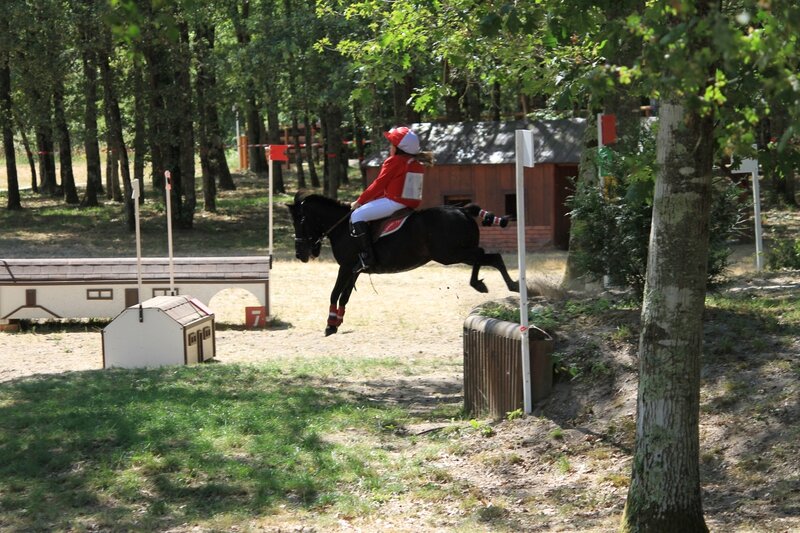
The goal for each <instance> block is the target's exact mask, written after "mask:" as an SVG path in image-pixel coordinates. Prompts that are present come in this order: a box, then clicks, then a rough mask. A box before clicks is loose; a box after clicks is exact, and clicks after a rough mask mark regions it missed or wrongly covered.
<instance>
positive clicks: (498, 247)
mask: <svg viewBox="0 0 800 533" xmlns="http://www.w3.org/2000/svg"><path fill="white" fill-rule="evenodd" d="M411 128H412V129H413V130H414V131H415V132H416V133H417V134H418V135H419V137H420V141H421V145H422V149H423V150H424V151H432V152H433V153H434V154H435V165H434V166H433V167H430V168H429V169H428V170H427V171H426V173H425V181H424V185H423V203H422V207H432V206H436V205H442V204H459V205H460V204H466V203H469V202H474V203H477V204H479V205H480V206H481V207H482V208H484V209H486V210H489V211H492V212H494V213H495V214H497V215H512V220H513V218H514V217H515V216H516V202H517V200H516V198H517V196H516V177H515V176H516V152H515V132H516V130H518V129H530V130H533V132H534V133H533V134H534V152H535V159H536V164H535V166H534V167H533V168H526V169H525V225H526V228H525V236H526V237H525V242H526V248H527V249H529V250H530V249H535V248H541V247H548V246H553V247H558V248H563V249H566V248H567V245H568V243H569V228H570V221H569V215H568V214H567V212H568V209H567V207H566V206H565V201H566V199H567V197H568V196H569V195H571V194H572V187H573V182H572V178H574V177H575V176H577V175H578V163H579V161H580V155H581V146H582V139H583V133H584V130H585V128H586V121H585V120H584V119H559V120H544V121H521V120H520V121H508V122H459V123H453V124H434V123H421V124H413V125H411ZM387 155H388V152H387V148H386V147H384V150H383V151H382V152H381V153H379V154H374V155H373V156H372V157H370V158H368V159H367V160H366V161H365V165H366V168H367V182H368V183H371V182H372V181H373V180H374V179H375V178H376V177H377V176H378V171H379V170H380V165H381V163H382V162H383V160H384V159H385V158H386V156H387ZM481 245H482V246H483V247H484V248H485V249H486V250H487V251H514V250H516V246H517V232H516V226H515V222H512V223H511V224H509V226H508V227H506V228H500V227H481Z"/></svg>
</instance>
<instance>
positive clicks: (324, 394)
mask: <svg viewBox="0 0 800 533" xmlns="http://www.w3.org/2000/svg"><path fill="white" fill-rule="evenodd" d="M380 416H384V415H383V413H382V408H381V407H380V406H376V405H364V404H359V403H357V402H353V401H352V400H351V399H349V398H348V396H347V395H346V394H345V393H339V392H336V391H332V390H331V389H325V388H318V387H315V386H313V385H311V384H309V383H304V382H303V381H302V380H299V379H295V378H294V377H292V376H287V375H285V374H284V372H283V371H282V370H279V369H277V368H251V367H238V366H231V365H210V366H207V365H203V366H196V367H178V368H174V367H172V368H164V369H157V370H133V371H131V370H109V371H90V372H82V373H72V374H69V375H65V376H47V377H42V378H34V379H27V380H18V381H15V382H9V383H5V384H2V385H0V456H1V457H2V461H0V529H2V530H3V531H37V530H40V531H43V530H73V529H92V528H99V529H102V530H110V529H113V530H156V529H158V530H162V529H168V528H169V527H174V526H176V525H180V524H183V523H186V522H192V521H197V520H203V519H208V518H210V517H213V516H215V515H219V514H230V515H236V516H241V517H245V518H246V517H248V516H251V517H252V516H258V515H263V514H266V513H269V512H270V510H271V509H273V508H274V507H275V506H276V505H278V504H281V503H288V504H289V505H296V506H307V507H312V508H317V507H325V506H328V505H334V504H336V503H337V502H339V501H340V500H341V499H342V498H343V495H346V494H347V493H348V492H349V491H346V490H343V489H342V485H343V484H347V483H348V482H352V481H353V480H355V479H361V478H365V477H370V476H375V475H376V474H374V472H372V471H371V469H370V467H369V465H368V464H367V461H368V459H367V458H365V457H359V456H358V455H356V453H355V452H351V451H349V450H346V449H342V448H340V447H339V446H337V445H333V444H330V443H327V442H325V441H324V440H323V439H322V438H321V435H322V434H324V433H325V432H327V431H328V430H331V429H334V430H335V428H336V427H338V426H337V424H345V425H354V426H359V425H362V424H363V425H367V426H368V425H369V423H370V421H371V420H372V419H374V418H376V417H380Z"/></svg>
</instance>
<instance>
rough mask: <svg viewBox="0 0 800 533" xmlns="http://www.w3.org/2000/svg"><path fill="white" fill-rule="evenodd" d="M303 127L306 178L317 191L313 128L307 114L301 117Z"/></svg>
mask: <svg viewBox="0 0 800 533" xmlns="http://www.w3.org/2000/svg"><path fill="white" fill-rule="evenodd" d="M303 127H304V128H305V130H306V161H308V177H309V179H311V186H312V187H314V188H317V189H319V185H320V184H319V176H318V175H317V167H316V165H314V128H313V125H312V124H311V119H310V118H309V116H308V112H306V113H305V114H304V115H303Z"/></svg>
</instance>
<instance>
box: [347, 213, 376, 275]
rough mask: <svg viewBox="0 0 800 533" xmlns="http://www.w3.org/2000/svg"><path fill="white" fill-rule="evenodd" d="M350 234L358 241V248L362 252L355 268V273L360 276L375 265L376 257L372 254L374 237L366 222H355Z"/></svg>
mask: <svg viewBox="0 0 800 533" xmlns="http://www.w3.org/2000/svg"><path fill="white" fill-rule="evenodd" d="M350 234H351V235H352V236H353V237H355V238H356V239H358V247H359V248H361V251H360V252H359V254H358V262H357V263H356V266H355V267H353V273H354V274H358V273H359V272H363V271H365V270H368V269H369V268H370V267H371V266H373V265H374V264H375V256H374V254H373V253H372V236H371V235H370V234H369V224H367V223H366V222H354V223H353V224H352V225H351V226H350Z"/></svg>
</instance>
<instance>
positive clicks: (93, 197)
mask: <svg viewBox="0 0 800 533" xmlns="http://www.w3.org/2000/svg"><path fill="white" fill-rule="evenodd" d="M82 52H83V94H84V99H85V101H86V107H85V108H84V113H83V127H84V141H83V143H84V145H83V146H84V151H85V152H86V191H85V192H84V196H83V200H81V205H82V206H86V207H96V206H98V205H100V202H99V201H98V195H99V194H101V191H102V176H101V174H100V147H99V145H98V142H97V67H96V65H95V58H94V53H93V52H92V51H90V50H88V49H84V50H83V51H82Z"/></svg>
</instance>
